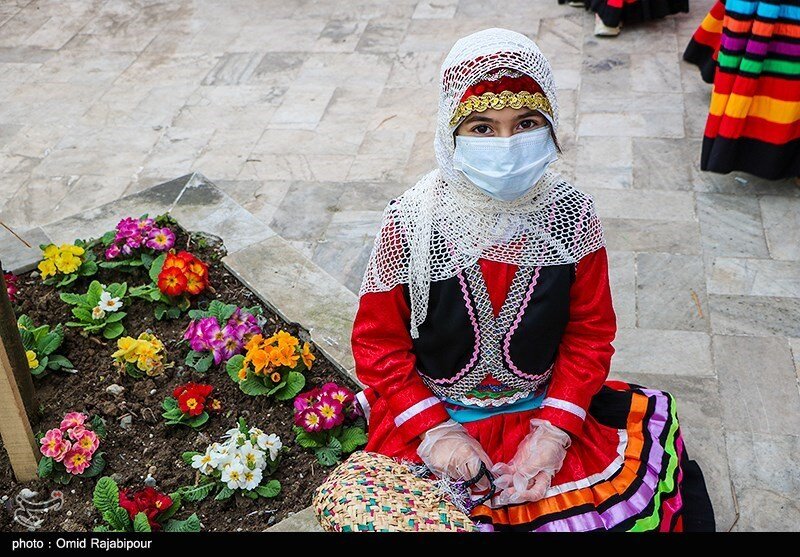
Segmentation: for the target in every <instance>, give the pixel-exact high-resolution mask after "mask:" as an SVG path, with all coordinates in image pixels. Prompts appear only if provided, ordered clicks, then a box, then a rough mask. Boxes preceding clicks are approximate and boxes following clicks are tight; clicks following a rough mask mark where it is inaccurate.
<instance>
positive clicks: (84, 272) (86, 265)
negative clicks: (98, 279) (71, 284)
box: [78, 261, 97, 277]
mask: <svg viewBox="0 0 800 557" xmlns="http://www.w3.org/2000/svg"><path fill="white" fill-rule="evenodd" d="M78 274H79V275H80V276H82V277H90V276H92V275H94V274H97V263H95V262H94V261H84V262H83V263H81V266H80V267H79V268H78Z"/></svg>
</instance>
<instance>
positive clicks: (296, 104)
mask: <svg viewBox="0 0 800 557" xmlns="http://www.w3.org/2000/svg"><path fill="white" fill-rule="evenodd" d="M334 89H335V88H334V87H333V86H330V85H317V86H316V87H312V86H310V85H293V86H291V87H289V89H287V90H286V93H285V94H284V96H283V102H282V103H281V105H280V106H279V107H278V109H277V110H276V111H275V113H274V114H273V115H272V119H271V120H270V122H269V126H270V127H272V128H276V129H278V128H284V129H286V128H288V129H305V130H313V129H314V128H316V127H317V124H319V121H320V119H321V118H322V115H323V114H324V113H325V107H327V106H328V103H329V102H330V100H331V97H332V96H333V92H334Z"/></svg>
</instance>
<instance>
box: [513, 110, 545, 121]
mask: <svg viewBox="0 0 800 557" xmlns="http://www.w3.org/2000/svg"><path fill="white" fill-rule="evenodd" d="M540 115H541V114H540V112H539V111H538V110H526V111H525V112H523V113H522V114H520V115H519V116H517V120H522V119H523V118H530V117H531V116H540Z"/></svg>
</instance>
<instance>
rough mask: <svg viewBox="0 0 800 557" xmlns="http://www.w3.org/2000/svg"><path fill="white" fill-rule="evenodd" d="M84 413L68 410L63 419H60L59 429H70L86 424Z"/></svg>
mask: <svg viewBox="0 0 800 557" xmlns="http://www.w3.org/2000/svg"><path fill="white" fill-rule="evenodd" d="M86 419H87V417H86V414H84V413H82V412H70V413H69V414H66V415H65V416H64V419H63V420H61V426H60V429H61V431H66V430H68V429H72V428H73V427H78V426H83V425H84V424H86Z"/></svg>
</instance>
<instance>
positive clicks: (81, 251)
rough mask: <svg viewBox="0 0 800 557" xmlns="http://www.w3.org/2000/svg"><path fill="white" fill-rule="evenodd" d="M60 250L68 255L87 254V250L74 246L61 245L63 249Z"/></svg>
mask: <svg viewBox="0 0 800 557" xmlns="http://www.w3.org/2000/svg"><path fill="white" fill-rule="evenodd" d="M59 249H60V250H61V252H62V253H63V252H66V253H71V254H73V255H83V254H84V253H85V250H84V249H83V248H82V247H80V246H75V245H72V244H61V247H60V248H59Z"/></svg>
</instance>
